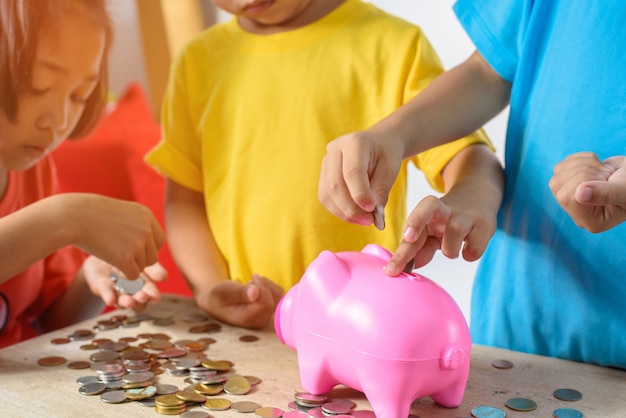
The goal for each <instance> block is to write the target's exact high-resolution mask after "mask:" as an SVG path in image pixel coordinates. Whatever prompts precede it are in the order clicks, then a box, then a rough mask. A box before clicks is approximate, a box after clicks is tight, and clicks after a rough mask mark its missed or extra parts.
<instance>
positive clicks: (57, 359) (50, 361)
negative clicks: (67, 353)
mask: <svg viewBox="0 0 626 418" xmlns="http://www.w3.org/2000/svg"><path fill="white" fill-rule="evenodd" d="M66 361H67V360H66V359H65V357H61V356H50V357H42V358H40V359H39V360H37V364H39V365H40V366H60V365H61V364H65V362H66Z"/></svg>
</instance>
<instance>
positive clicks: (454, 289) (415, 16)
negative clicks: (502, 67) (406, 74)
mask: <svg viewBox="0 0 626 418" xmlns="http://www.w3.org/2000/svg"><path fill="white" fill-rule="evenodd" d="M170 1H175V0H170ZM369 1H370V2H371V3H373V4H376V5H377V6H378V7H380V8H381V9H383V10H386V11H388V12H390V13H393V14H395V15H398V16H401V17H403V18H404V19H406V20H408V21H410V22H413V23H415V24H417V25H419V26H421V27H422V29H423V30H424V32H425V34H426V36H428V38H429V39H430V41H431V43H432V44H433V46H434V48H435V50H436V51H437V52H438V53H439V56H440V58H441V60H442V62H443V64H444V66H445V67H446V68H451V67H453V66H455V65H457V64H459V63H461V62H462V61H464V60H465V59H466V58H467V57H469V55H470V54H471V53H472V51H473V46H472V43H471V41H470V40H469V38H468V37H467V36H466V35H465V33H464V32H463V29H462V28H461V26H460V25H459V23H458V22H457V20H456V18H455V16H454V13H453V12H452V5H453V4H454V0H412V1H407V0H369ZM110 3H111V4H110V11H111V14H112V16H113V19H114V21H115V26H116V28H115V30H116V42H115V44H114V46H113V49H112V60H111V61H112V62H111V88H112V90H113V92H114V93H117V94H120V93H121V92H122V91H123V90H124V87H125V86H126V85H127V84H128V83H129V82H130V81H134V80H136V81H139V82H141V83H142V84H143V85H144V86H145V87H146V91H147V83H146V76H145V72H144V61H143V58H142V56H141V53H140V50H141V41H140V35H139V31H138V26H137V20H136V8H135V3H134V1H129V0H110ZM217 16H218V20H223V19H225V18H227V17H228V15H227V14H225V13H218V15H217ZM507 115H508V113H507V112H506V111H505V112H503V113H502V114H500V115H499V116H498V117H496V118H495V119H494V120H492V121H491V122H490V123H488V124H487V125H486V126H485V129H486V131H487V133H488V134H489V136H490V138H491V139H492V141H493V142H494V143H495V145H496V147H497V149H498V156H499V157H500V158H501V159H502V155H503V148H504V132H505V128H506V118H507ZM428 194H433V191H432V190H431V189H430V187H429V186H428V184H427V183H426V181H425V180H424V178H423V175H422V174H421V172H419V171H417V170H415V169H414V170H412V171H411V172H410V177H409V200H408V210H409V211H410V210H411V209H413V207H414V206H415V205H416V204H417V203H418V202H419V201H420V200H421V198H423V197H424V196H426V195H428ZM476 267H477V263H468V262H466V261H464V260H462V259H456V260H449V259H446V258H445V257H443V256H441V254H439V255H437V256H436V257H435V259H434V260H433V261H432V262H431V263H430V264H429V265H427V266H426V267H424V268H422V269H420V270H419V273H421V274H422V275H424V276H426V277H429V278H430V279H432V280H434V281H436V282H438V283H439V284H440V285H441V286H443V287H444V288H445V289H446V290H447V291H448V292H449V293H450V294H451V295H452V296H453V297H454V298H455V300H456V301H457V303H458V304H459V306H460V307H461V309H462V311H463V313H464V314H465V316H466V318H468V319H469V312H470V295H471V289H472V283H473V277H474V273H475V270H476Z"/></svg>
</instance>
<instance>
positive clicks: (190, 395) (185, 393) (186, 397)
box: [176, 386, 206, 402]
mask: <svg viewBox="0 0 626 418" xmlns="http://www.w3.org/2000/svg"><path fill="white" fill-rule="evenodd" d="M176 397H177V398H178V399H182V400H183V401H187V402H204V401H206V397H205V396H204V395H202V394H200V393H197V392H196V391H195V390H193V386H188V387H186V388H185V389H183V390H179V391H178V392H176Z"/></svg>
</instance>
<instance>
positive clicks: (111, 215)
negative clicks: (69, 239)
mask: <svg viewBox="0 0 626 418" xmlns="http://www.w3.org/2000/svg"><path fill="white" fill-rule="evenodd" d="M55 198H56V199H63V200H62V201H61V206H62V207H63V208H65V209H66V210H65V211H63V212H62V215H63V216H69V219H71V220H72V221H71V222H72V225H73V226H75V228H74V229H73V231H74V235H75V236H76V240H75V242H74V245H75V246H76V247H78V248H80V249H81V250H83V251H85V252H87V253H89V254H91V255H94V256H96V257H98V258H100V259H102V260H104V261H106V262H108V263H110V264H112V265H113V266H115V267H116V268H118V269H119V270H120V271H122V273H124V275H125V276H126V277H137V276H139V274H140V273H141V272H142V271H143V270H144V268H146V267H147V266H149V265H152V264H154V263H156V262H157V260H158V258H157V256H158V250H159V248H160V247H161V245H163V242H164V241H165V235H164V233H163V230H162V229H161V226H160V225H159V223H158V222H157V220H156V219H155V218H154V216H153V215H152V213H151V212H150V210H149V209H148V208H147V207H145V206H143V205H140V204H139V203H135V202H129V201H125V200H119V199H112V198H108V197H104V196H98V195H92V194H83V193H68V194H62V195H57V196H55Z"/></svg>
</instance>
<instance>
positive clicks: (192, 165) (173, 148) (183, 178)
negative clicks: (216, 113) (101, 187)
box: [145, 52, 203, 192]
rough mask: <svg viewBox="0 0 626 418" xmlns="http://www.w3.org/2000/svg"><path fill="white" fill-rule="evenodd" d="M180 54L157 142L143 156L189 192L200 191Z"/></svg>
mask: <svg viewBox="0 0 626 418" xmlns="http://www.w3.org/2000/svg"><path fill="white" fill-rule="evenodd" d="M185 65H186V64H185V55H184V52H183V53H182V54H180V56H179V57H178V58H177V59H176V60H175V62H174V64H173V65H172V70H171V75H170V80H169V82H168V86H167V89H166V91H165V95H164V97H163V107H162V110H161V124H162V126H163V132H162V133H163V137H162V139H161V141H160V142H159V143H158V144H157V145H156V146H155V147H154V148H153V149H152V150H150V151H149V152H148V154H146V156H145V161H146V162H147V163H148V164H149V165H151V166H152V167H153V168H154V169H155V170H157V171H158V172H159V173H161V174H162V175H164V176H166V177H169V178H171V179H172V180H173V181H175V182H176V183H178V184H180V185H182V186H185V187H187V188H189V189H192V190H195V191H198V192H201V191H202V189H203V180H202V170H201V166H202V163H201V155H202V153H201V141H200V139H198V136H197V134H196V130H195V128H194V124H193V120H192V117H191V114H190V105H189V100H188V97H189V96H188V94H187V91H186V83H185Z"/></svg>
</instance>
